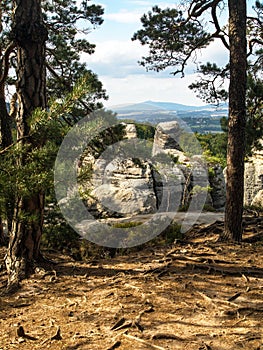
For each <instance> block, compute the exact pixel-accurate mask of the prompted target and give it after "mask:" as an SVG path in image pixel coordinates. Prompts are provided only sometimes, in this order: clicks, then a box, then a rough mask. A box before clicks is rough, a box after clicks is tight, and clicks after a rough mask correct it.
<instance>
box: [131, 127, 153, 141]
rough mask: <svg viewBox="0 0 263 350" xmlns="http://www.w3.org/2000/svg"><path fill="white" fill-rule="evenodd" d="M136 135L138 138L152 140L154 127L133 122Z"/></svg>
mask: <svg viewBox="0 0 263 350" xmlns="http://www.w3.org/2000/svg"><path fill="white" fill-rule="evenodd" d="M135 128H136V132H137V136H138V138H139V139H145V140H150V141H153V139H154V134H155V127H154V126H152V125H150V124H149V125H148V124H140V123H135Z"/></svg>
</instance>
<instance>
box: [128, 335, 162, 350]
mask: <svg viewBox="0 0 263 350" xmlns="http://www.w3.org/2000/svg"><path fill="white" fill-rule="evenodd" d="M122 336H123V337H125V338H127V339H129V340H133V341H136V342H139V343H142V344H145V345H147V346H150V347H152V348H153V349H158V350H166V349H165V348H163V347H161V346H157V345H153V344H151V343H150V342H148V341H145V340H143V339H141V338H138V337H134V336H132V335H129V334H125V333H123V334H122Z"/></svg>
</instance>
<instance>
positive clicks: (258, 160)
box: [244, 141, 263, 207]
mask: <svg viewBox="0 0 263 350" xmlns="http://www.w3.org/2000/svg"><path fill="white" fill-rule="evenodd" d="M262 145H263V141H262ZM244 204H245V205H257V206H258V205H259V206H262V207H263V150H261V151H260V150H258V151H255V152H254V153H253V155H252V156H251V157H250V158H249V159H248V161H247V162H246V163H245V176H244Z"/></svg>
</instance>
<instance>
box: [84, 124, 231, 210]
mask: <svg viewBox="0 0 263 350" xmlns="http://www.w3.org/2000/svg"><path fill="white" fill-rule="evenodd" d="M123 125H124V128H125V131H126V135H125V136H126V137H125V136H124V140H125V139H126V140H127V139H128V141H126V142H128V145H127V153H126V155H125V148H118V147H119V143H118V142H117V143H116V145H117V146H116V147H115V148H114V147H113V148H109V149H108V154H106V153H105V152H104V153H103V152H102V154H101V156H99V157H98V155H97V154H92V149H90V150H89V152H86V155H85V157H84V158H83V160H82V166H83V165H84V167H86V168H88V169H89V171H90V172H91V173H92V177H90V178H88V180H87V179H86V180H85V181H84V183H82V190H83V191H82V192H83V193H85V192H86V193H88V195H87V196H84V197H85V201H86V203H87V206H88V208H89V211H90V212H91V213H92V214H93V215H94V216H95V217H108V216H110V217H125V216H131V215H138V214H149V213H155V212H156V211H157V210H158V211H159V212H174V211H178V209H179V208H180V207H185V208H188V207H189V206H190V209H191V210H200V209H202V208H203V206H204V205H205V204H206V205H209V206H211V207H214V208H215V209H219V208H222V207H223V206H224V203H225V190H224V177H223V173H222V169H221V167H220V166H218V165H216V166H215V165H213V171H212V172H211V171H210V172H208V169H207V164H206V163H205V162H204V160H203V159H202V157H201V156H194V157H188V156H186V155H185V154H184V152H183V150H182V148H181V145H180V142H181V135H183V133H184V134H185V131H184V130H183V129H182V127H181V125H179V123H178V122H177V121H173V122H165V123H160V124H159V125H158V126H157V128H156V133H155V137H154V142H153V144H151V149H150V151H149V150H145V152H141V148H139V147H137V144H138V142H139V141H138V139H135V137H136V128H135V125H133V124H129V125H125V124H123ZM116 139H117V140H118V137H117V138H116ZM133 139H134V144H133V143H132V140H133ZM184 140H185V137H184ZM129 142H131V143H129ZM191 142H193V140H192V139H191ZM113 143H114V140H113ZM147 147H148V145H147V144H142V148H145V149H146V148H147ZM123 150H124V151H123ZM209 166H210V167H211V165H209ZM211 174H212V176H211ZM208 188H209V189H210V190H211V192H209V191H208Z"/></svg>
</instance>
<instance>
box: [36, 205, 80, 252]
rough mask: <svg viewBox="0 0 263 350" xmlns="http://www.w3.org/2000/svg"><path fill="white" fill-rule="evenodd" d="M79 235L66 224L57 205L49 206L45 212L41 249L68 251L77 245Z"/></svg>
mask: <svg viewBox="0 0 263 350" xmlns="http://www.w3.org/2000/svg"><path fill="white" fill-rule="evenodd" d="M78 241H79V235H78V234H77V233H76V232H75V231H74V230H73V229H72V228H71V227H70V226H69V225H68V224H67V222H66V221H65V219H64V218H63V216H62V215H61V213H60V210H59V208H58V206H57V205H54V204H52V205H49V206H48V207H47V209H46V212H45V223H44V230H43V235H42V239H41V244H42V246H43V247H45V248H48V249H55V250H60V251H63V250H64V251H67V252H68V251H69V250H70V249H71V248H72V247H75V246H76V245H77V244H78Z"/></svg>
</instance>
